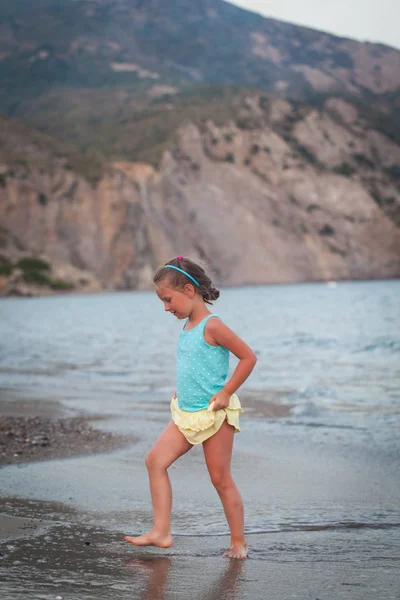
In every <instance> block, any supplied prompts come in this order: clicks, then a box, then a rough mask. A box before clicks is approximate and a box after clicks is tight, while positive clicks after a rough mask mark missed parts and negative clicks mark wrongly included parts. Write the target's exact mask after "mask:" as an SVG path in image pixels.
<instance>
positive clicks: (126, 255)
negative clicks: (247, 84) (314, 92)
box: [0, 92, 400, 289]
mask: <svg viewBox="0 0 400 600" xmlns="http://www.w3.org/2000/svg"><path fill="white" fill-rule="evenodd" d="M167 110H168V109H166V111H167ZM238 111H239V113H238V114H240V119H239V121H233V120H231V121H227V122H226V123H225V124H222V125H221V124H216V123H215V122H214V121H211V120H208V121H206V122H205V123H204V124H203V125H201V126H200V125H195V124H193V123H186V124H185V125H182V126H181V128H180V129H179V131H178V133H177V135H176V138H175V142H174V144H172V145H171V147H170V149H169V150H168V151H166V152H164V154H163V158H162V161H161V163H160V166H159V168H158V169H155V168H153V167H152V166H150V165H148V164H144V163H132V162H129V161H115V162H113V163H112V165H110V166H109V168H108V169H107V171H106V172H105V173H104V175H103V176H102V177H101V179H100V180H99V181H98V182H97V184H96V185H94V186H93V185H90V184H89V183H88V182H87V181H86V180H85V179H84V178H83V177H81V176H79V175H77V174H76V173H74V172H73V171H71V170H67V169H66V168H65V165H64V166H63V163H62V161H61V162H59V164H57V165H53V167H52V169H51V170H44V169H43V168H39V167H35V168H34V167H32V165H30V164H29V161H28V162H27V163H25V164H20V165H19V166H18V165H17V166H15V165H14V166H13V167H12V168H11V167H9V166H7V165H6V164H4V165H3V166H2V169H1V173H2V175H1V187H0V220H1V222H2V223H4V224H6V225H7V228H8V229H9V230H10V231H11V232H12V233H13V234H14V235H15V236H17V237H18V238H20V239H21V240H23V243H24V245H25V247H26V249H27V250H29V252H30V253H32V254H34V255H45V256H47V257H49V258H50V259H51V260H53V261H61V262H63V263H70V264H72V265H73V266H74V267H75V268H77V269H84V270H86V271H89V272H91V273H93V274H94V276H95V278H96V280H98V281H99V282H101V285H102V286H103V287H107V288H116V289H131V288H139V289H142V288H147V287H148V286H149V285H150V284H151V276H152V272H153V270H154V269H155V268H156V267H157V266H158V265H159V264H162V263H163V262H164V261H166V260H167V259H168V258H170V257H171V256H174V255H176V254H178V253H179V254H186V255H191V256H194V257H196V256H197V257H201V258H203V259H205V260H206V261H207V262H208V264H209V265H210V267H211V269H212V271H213V272H214V276H215V278H216V280H217V281H218V282H219V283H221V284H229V285H230V284H250V283H267V282H297V281H314V280H330V279H361V278H362V279H364V278H389V277H398V276H400V228H399V225H400V188H399V175H400V146H399V145H397V144H396V143H395V142H394V141H392V140H390V139H389V138H388V137H386V136H384V135H383V134H382V133H380V132H378V131H376V130H374V129H372V128H371V126H370V124H369V123H368V122H367V121H366V120H365V119H364V118H363V117H362V115H360V114H359V112H358V110H357V108H356V107H355V106H354V105H352V104H350V103H349V102H346V101H344V100H343V99H340V98H334V97H332V98H330V99H329V100H327V101H326V102H325V104H324V106H323V107H322V108H320V109H317V108H315V107H314V108H313V107H310V106H307V105H303V104H298V103H294V102H289V101H287V100H283V99H281V98H278V97H273V96H266V95H265V94H261V93H258V92H252V93H250V92H248V93H247V94H245V95H241V96H240V98H238ZM35 153H37V151H36V152H35Z"/></svg>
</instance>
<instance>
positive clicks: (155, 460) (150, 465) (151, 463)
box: [145, 450, 167, 471]
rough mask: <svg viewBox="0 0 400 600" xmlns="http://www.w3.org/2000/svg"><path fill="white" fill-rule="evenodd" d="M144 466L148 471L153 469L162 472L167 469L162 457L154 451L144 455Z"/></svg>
mask: <svg viewBox="0 0 400 600" xmlns="http://www.w3.org/2000/svg"><path fill="white" fill-rule="evenodd" d="M145 464H146V468H147V470H148V471H152V470H155V469H158V470H161V471H163V470H166V468H167V466H166V465H165V461H164V460H163V458H162V456H161V455H160V454H159V453H158V452H155V451H154V450H150V452H149V453H148V454H147V455H146V459H145Z"/></svg>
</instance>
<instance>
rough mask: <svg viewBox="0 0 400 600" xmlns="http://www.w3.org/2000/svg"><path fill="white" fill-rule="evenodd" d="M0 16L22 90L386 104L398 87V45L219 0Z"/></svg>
mask: <svg viewBox="0 0 400 600" xmlns="http://www.w3.org/2000/svg"><path fill="white" fill-rule="evenodd" d="M0 18H1V21H2V25H1V29H0V56H1V63H0V65H1V68H0V78H1V80H2V81H3V82H5V83H7V84H9V85H10V87H11V88H12V89H13V90H18V91H20V90H21V89H22V88H24V89H25V93H26V92H28V93H36V92H37V91H38V90H39V89H46V88H47V87H48V86H49V85H52V86H54V85H75V86H82V85H83V86H88V85H90V86H94V87H103V86H104V85H119V84H121V83H122V84H126V83H128V82H132V83H135V84H144V85H143V87H145V84H149V83H150V84H151V83H154V82H159V83H166V82H168V83H174V84H176V85H184V84H191V83H218V84H240V85H244V86H254V87H257V88H261V89H265V90H270V91H277V92H284V93H286V94H291V95H294V96H296V97H305V96H307V95H309V94H313V93H314V92H320V93H323V94H326V93H338V92H343V93H347V94H351V95H354V96H357V97H360V98H371V96H372V97H373V96H378V97H379V98H380V99H384V100H385V102H386V103H387V106H389V105H390V104H391V103H393V102H395V99H396V95H397V91H398V90H399V88H400V72H399V71H400V69H399V62H400V52H399V51H398V50H395V49H393V48H390V47H387V46H384V45H382V44H370V43H359V42H356V41H353V40H349V39H345V38H339V37H336V36H333V35H329V34H327V33H322V32H319V31H314V30H312V29H307V28H305V27H300V26H296V25H291V24H288V23H282V22H280V21H277V20H274V19H268V18H264V17H262V16H260V15H257V14H255V13H251V12H248V11H246V10H243V9H240V8H238V7H236V6H233V5H230V4H228V3H226V2H223V1H222V0H35V2H34V3H32V2H31V0H13V2H12V3H10V2H8V1H7V0H2V2H1V4H0ZM4 101H5V100H4ZM17 104H18V101H17Z"/></svg>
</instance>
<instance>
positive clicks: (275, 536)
mask: <svg viewBox="0 0 400 600" xmlns="http://www.w3.org/2000/svg"><path fill="white" fill-rule="evenodd" d="M271 411H272V413H274V415H276V414H279V413H280V412H281V413H283V414H285V410H284V407H279V405H276V406H275V408H273V407H272V405H271V406H269V408H268V410H267V412H268V413H269V414H270V413H271ZM251 412H252V411H251V410H250V411H249V413H250V414H249V416H248V417H247V420H246V421H245V422H244V424H243V425H244V426H243V432H242V433H241V434H239V435H238V436H236V442H235V444H236V449H235V461H234V472H235V477H236V480H237V482H238V484H239V486H240V488H241V490H242V493H243V496H244V499H245V505H246V513H247V537H248V541H249V545H250V555H249V559H248V560H247V561H246V562H245V564H237V563H236V561H232V560H229V559H224V558H223V557H222V552H223V550H224V548H225V547H226V546H227V545H228V542H229V538H228V536H227V535H226V533H227V530H226V525H225V522H224V518H223V514H222V510H221V507H220V505H219V502H218V499H217V498H216V494H215V492H214V490H213V488H212V486H211V484H210V483H209V482H208V478H207V474H206V470H205V467H204V464H203V457H202V453H201V450H200V449H199V448H196V449H194V450H193V451H191V452H190V453H189V455H187V456H185V457H183V458H182V459H181V460H180V461H179V462H178V463H177V464H176V465H175V466H174V467H173V468H172V469H171V479H172V482H173V488H174V492H175V509H174V521H173V529H174V532H175V540H174V541H175V543H174V546H173V547H172V548H171V549H168V550H159V549H155V548H133V547H132V546H130V545H128V544H126V543H124V541H123V535H124V534H127V533H139V532H140V531H143V530H144V529H146V528H147V527H149V525H150V523H151V507H150V498H149V494H148V489H147V476H146V472H145V468H144V465H143V456H144V454H145V452H146V450H147V448H148V447H149V446H150V444H151V435H149V434H145V435H143V433H146V431H145V430H143V428H142V430H141V433H142V435H141V436H140V437H139V439H137V441H135V442H131V444H130V445H126V437H124V436H126V433H125V431H126V430H127V429H129V428H130V427H132V426H133V423H126V424H125V428H124V429H125V431H124V432H122V433H121V438H120V439H119V440H118V437H117V436H116V435H115V434H111V433H110V432H108V433H107V432H106V431H104V430H103V432H102V431H100V430H99V439H100V440H101V439H104V437H103V435H105V434H106V439H109V438H113V440H114V442H115V444H117V442H118V441H119V443H122V442H123V443H124V445H123V447H122V448H120V449H119V450H114V451H113V452H107V453H104V452H103V453H100V454H92V455H90V456H77V457H75V458H68V459H61V460H60V459H57V458H55V457H56V456H57V453H58V452H59V447H58V446H57V444H55V439H56V437H57V435H58V434H57V433H56V434H54V439H53V440H52V442H54V444H53V443H52V444H51V445H50V446H49V447H47V449H48V451H49V452H50V453H51V448H52V446H53V447H55V457H54V459H51V460H47V461H46V462H43V461H41V462H36V460H33V461H32V456H31V455H29V454H27V455H26V456H25V462H24V463H23V464H16V465H9V466H5V467H3V468H2V470H1V495H2V496H3V498H2V500H1V505H0V513H1V517H0V531H1V534H0V535H1V550H0V552H1V557H0V558H1V562H0V576H1V581H2V584H1V590H2V598H4V600H9V599H10V600H11V599H15V598H19V597H22V596H23V595H24V594H25V593H26V591H27V590H29V596H30V597H31V598H38V599H39V598H49V599H50V598H55V597H57V596H60V597H62V598H77V599H78V598H79V599H82V598H94V597H101V598H110V599H111V598H115V594H118V597H120V598H129V599H130V600H132V599H134V600H136V599H137V600H139V599H141V600H142V599H148V600H157V599H162V600H168V599H170V598H171V599H173V598H180V597H185V598H188V599H192V598H193V599H195V598H196V599H199V598H202V599H204V598H206V599H209V600H211V599H213V600H219V599H221V598H226V599H228V598H229V599H231V598H255V599H257V600H258V599H260V600H261V599H264V598H272V599H275V598H276V599H278V598H292V597H293V598H300V599H303V598H304V599H306V598H315V599H317V598H319V599H320V600H322V599H324V598H326V599H328V598H333V597H334V598H339V599H341V598H343V599H344V598H349V597H351V598H357V599H358V598H359V599H360V600H361V599H363V600H364V599H366V598H367V599H369V598H371V599H373V598H378V597H379V598H387V599H391V598H393V599H398V598H399V593H398V590H399V589H400V587H399V586H400V575H399V571H398V564H399V560H400V552H399V527H400V523H398V522H391V523H390V522H389V521H388V522H387V523H386V524H385V525H382V524H379V523H374V521H373V515H374V514H376V513H377V512H379V511H380V512H382V511H384V510H385V511H386V512H387V516H388V518H389V517H390V510H389V508H390V507H392V509H393V511H394V510H395V507H396V506H397V507H398V497H399V496H398V492H399V489H400V488H399V477H398V472H396V464H394V463H393V464H390V462H389V461H388V460H387V459H388V457H387V456H386V457H385V456H381V457H379V456H377V455H376V454H375V457H374V459H373V460H371V454H372V452H371V449H370V453H369V454H367V455H366V454H365V452H364V451H365V449H364V448H361V447H360V445H359V444H357V446H358V447H356V445H354V447H353V448H352V449H351V450H352V455H351V458H349V450H350V448H349V446H348V444H346V442H345V440H343V439H342V440H341V439H338V435H337V432H335V434H334V435H332V436H330V439H328V440H326V439H322V438H326V437H327V436H319V434H318V431H315V432H314V433H313V434H311V435H307V436H305V435H299V434H297V435H296V436H295V437H293V436H291V439H286V440H285V439H282V437H281V435H279V434H278V430H277V429H276V424H277V421H278V419H279V418H280V417H278V419H277V418H276V416H274V417H272V418H271V417H270V419H271V427H270V428H269V427H268V422H267V420H266V419H265V420H264V421H262V423H263V424H264V426H263V427H260V425H259V424H260V423H261V421H258V420H257V419H258V418H259V417H257V416H256V415H258V414H259V413H257V411H254V413H253V416H251ZM165 413H166V415H167V411H165ZM14 418H16V417H14ZM19 418H20V419H22V417H19ZM43 419H44V418H42V420H43ZM38 420H40V419H38ZM78 421H79V419H78V420H77V422H78ZM98 425H99V423H98V422H97V425H96V427H95V428H90V429H89V430H90V431H92V436H94V434H93V431H97V427H98ZM102 426H103V428H104V426H108V427H109V429H113V428H115V427H116V426H117V422H114V425H113V423H112V420H108V421H107V420H104V421H103V422H102ZM87 427H89V426H88V425H87ZM118 427H119V428H120V427H121V426H120V425H118ZM158 427H160V425H159V424H158ZM55 431H58V430H55ZM274 431H275V432H274ZM328 437H329V436H328ZM85 444H86V445H88V444H93V445H92V451H94V450H95V449H96V448H97V451H98V450H99V447H98V446H97V444H98V441H96V440H95V438H94V437H92V438H91V441H89V439H86V440H85ZM103 450H110V447H106V448H103ZM375 450H377V449H376V448H375ZM46 458H47V459H50V458H51V456H47V457H46ZM21 460H22V459H21ZM205 506H207V510H206V511H204V507H205ZM345 507H347V509H345ZM278 511H279V512H280V518H278V521H280V524H279V526H278V527H277V526H276V525H275V527H271V528H268V526H265V525H266V523H267V522H268V518H267V519H265V517H268V514H270V515H272V514H273V513H274V512H275V513H277V512H278ZM201 513H204V514H206V515H207V516H208V519H209V523H203V524H202V525H203V526H202V531H201V532H200V530H199V528H198V527H197V525H196V523H198V522H199V521H201V520H202V516H201ZM300 514H301V515H302V517H303V520H301V519H299V518H298V516H299V515H300ZM307 514H308V517H309V518H308V519H304V516H307ZM360 514H363V515H364V516H365V518H364V520H360V519H359V516H360ZM318 515H319V516H318ZM356 515H357V517H358V518H356ZM275 517H276V514H275ZM319 520H320V523H318V521H319ZM263 521H264V523H263ZM275 521H276V518H275ZM257 523H258V526H257ZM383 547H384V551H382V549H383Z"/></svg>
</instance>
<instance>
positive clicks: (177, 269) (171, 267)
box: [164, 256, 200, 286]
mask: <svg viewBox="0 0 400 600" xmlns="http://www.w3.org/2000/svg"><path fill="white" fill-rule="evenodd" d="M177 259H178V260H183V256H177ZM164 269H175V271H179V273H183V274H184V275H186V277H189V279H191V280H192V281H193V283H195V284H196V285H197V286H200V284H199V282H198V281H197V280H196V279H195V278H194V277H192V276H191V275H189V273H186V271H184V270H183V269H180V268H179V267H175V266H174V265H165V267H164Z"/></svg>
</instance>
